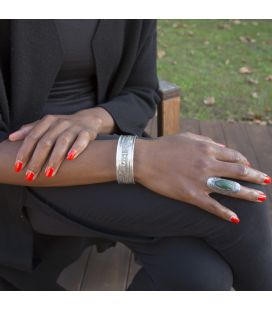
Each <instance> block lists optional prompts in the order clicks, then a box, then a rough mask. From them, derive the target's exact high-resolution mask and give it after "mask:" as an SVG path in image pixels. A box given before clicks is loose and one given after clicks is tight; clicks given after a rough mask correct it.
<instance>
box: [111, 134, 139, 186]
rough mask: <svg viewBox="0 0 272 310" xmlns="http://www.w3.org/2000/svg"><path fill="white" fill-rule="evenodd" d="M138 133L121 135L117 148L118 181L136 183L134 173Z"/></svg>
mask: <svg viewBox="0 0 272 310" xmlns="http://www.w3.org/2000/svg"><path fill="white" fill-rule="evenodd" d="M136 138H137V135H135V136H132V135H120V137H119V139H118V143H117V150H116V179H117V182H118V183H119V184H120V183H125V184H131V183H132V184H135V181H134V173H133V158H134V145H135V140H136Z"/></svg>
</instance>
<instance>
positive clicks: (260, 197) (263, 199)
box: [258, 194, 266, 201]
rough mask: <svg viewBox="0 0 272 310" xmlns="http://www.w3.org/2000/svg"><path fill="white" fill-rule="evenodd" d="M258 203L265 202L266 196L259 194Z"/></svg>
mask: <svg viewBox="0 0 272 310" xmlns="http://www.w3.org/2000/svg"><path fill="white" fill-rule="evenodd" d="M258 200H259V201H265V200H266V195H265V194H260V195H259V197H258Z"/></svg>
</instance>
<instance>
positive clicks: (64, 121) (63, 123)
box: [61, 119, 71, 126]
mask: <svg viewBox="0 0 272 310" xmlns="http://www.w3.org/2000/svg"><path fill="white" fill-rule="evenodd" d="M61 124H62V125H64V126H69V125H70V124H71V122H70V120H68V119H62V120H61Z"/></svg>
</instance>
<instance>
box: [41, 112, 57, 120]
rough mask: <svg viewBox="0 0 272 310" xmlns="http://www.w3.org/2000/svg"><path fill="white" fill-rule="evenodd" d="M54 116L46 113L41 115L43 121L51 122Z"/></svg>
mask: <svg viewBox="0 0 272 310" xmlns="http://www.w3.org/2000/svg"><path fill="white" fill-rule="evenodd" d="M54 118H55V116H54V115H52V114H47V115H45V116H43V118H42V120H43V121H45V122H51V121H53V119H54Z"/></svg>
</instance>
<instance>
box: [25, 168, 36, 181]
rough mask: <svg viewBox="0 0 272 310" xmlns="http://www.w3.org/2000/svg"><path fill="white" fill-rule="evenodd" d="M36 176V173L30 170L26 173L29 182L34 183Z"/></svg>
mask: <svg viewBox="0 0 272 310" xmlns="http://www.w3.org/2000/svg"><path fill="white" fill-rule="evenodd" d="M34 176H35V173H34V172H33V171H30V170H28V171H27V172H26V179H27V180H28V181H33V178H34Z"/></svg>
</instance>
